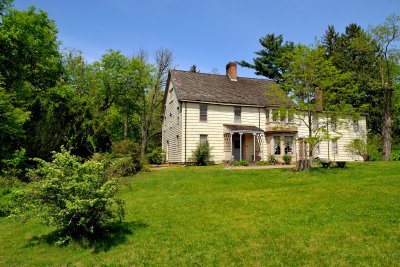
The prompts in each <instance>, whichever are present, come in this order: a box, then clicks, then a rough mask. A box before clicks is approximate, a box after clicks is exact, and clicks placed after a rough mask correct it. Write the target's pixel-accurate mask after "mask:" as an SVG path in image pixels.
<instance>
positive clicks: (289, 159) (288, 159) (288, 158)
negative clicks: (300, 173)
mask: <svg viewBox="0 0 400 267" xmlns="http://www.w3.org/2000/svg"><path fill="white" fill-rule="evenodd" d="M282 159H283V161H284V162H285V164H290V163H291V162H292V155H289V154H285V155H283V157H282Z"/></svg>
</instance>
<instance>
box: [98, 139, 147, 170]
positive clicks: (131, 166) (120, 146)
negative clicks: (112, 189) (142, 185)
mask: <svg viewBox="0 0 400 267" xmlns="http://www.w3.org/2000/svg"><path fill="white" fill-rule="evenodd" d="M93 159H94V160H97V161H101V162H102V163H103V164H104V166H105V171H106V174H107V175H109V176H111V177H118V176H129V175H133V174H136V173H138V172H139V171H142V170H144V168H145V164H144V162H143V160H142V158H141V156H140V145H139V144H136V143H134V142H132V141H128V140H124V141H119V142H113V143H112V146H111V153H101V154H100V153H96V154H94V155H93Z"/></svg>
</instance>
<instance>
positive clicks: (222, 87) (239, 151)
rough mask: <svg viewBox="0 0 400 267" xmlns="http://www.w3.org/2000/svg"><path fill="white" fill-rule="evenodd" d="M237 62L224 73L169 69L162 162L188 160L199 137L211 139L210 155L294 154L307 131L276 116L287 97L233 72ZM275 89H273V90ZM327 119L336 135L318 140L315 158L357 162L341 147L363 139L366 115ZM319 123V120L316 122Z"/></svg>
mask: <svg viewBox="0 0 400 267" xmlns="http://www.w3.org/2000/svg"><path fill="white" fill-rule="evenodd" d="M236 73H237V66H236V63H233V62H230V63H228V65H227V66H226V75H216V74H205V73H195V72H190V71H179V70H172V71H170V73H169V77H168V81H167V85H166V88H165V94H164V103H163V112H162V117H163V124H162V147H163V150H164V151H165V153H166V159H167V162H170V163H187V162H190V161H191V158H192V151H193V150H195V149H196V147H197V145H198V144H199V143H200V142H203V141H205V140H207V141H208V142H209V144H210V147H211V148H212V149H211V154H212V157H213V160H214V161H215V162H217V163H220V162H223V161H229V160H241V159H244V160H248V161H259V160H268V158H269V156H270V155H275V157H276V158H277V159H280V158H282V156H283V155H284V154H285V153H287V154H292V161H296V160H297V159H298V153H297V151H298V150H299V149H298V144H299V141H298V140H300V139H301V138H306V137H307V136H308V127H307V126H306V125H305V124H304V123H303V122H302V121H301V120H298V119H296V118H288V117H287V116H280V117H278V118H277V117H276V112H274V110H275V111H276V110H277V109H278V108H279V107H281V106H287V105H290V104H291V103H292V102H291V100H290V99H289V98H287V99H282V98H278V97H273V96H271V95H272V94H270V96H268V94H266V92H268V90H270V89H271V86H272V85H273V84H274V82H273V81H270V80H266V79H254V78H244V77H237V74H236ZM275 90H276V89H275ZM342 122H344V123H340V124H337V125H333V124H329V126H328V124H327V128H329V129H328V131H330V132H331V136H336V137H337V139H335V140H330V141H321V142H320V143H319V144H318V145H317V146H316V147H315V148H314V150H313V154H314V156H315V157H319V158H324V159H329V160H332V161H339V160H340V161H358V160H359V161H361V160H362V157H360V156H357V155H354V154H351V153H349V152H347V151H346V145H347V144H348V143H349V142H350V141H351V140H353V139H356V138H362V139H365V138H366V117H365V116H364V115H362V116H360V117H359V119H358V120H352V119H342ZM316 123H318V122H316Z"/></svg>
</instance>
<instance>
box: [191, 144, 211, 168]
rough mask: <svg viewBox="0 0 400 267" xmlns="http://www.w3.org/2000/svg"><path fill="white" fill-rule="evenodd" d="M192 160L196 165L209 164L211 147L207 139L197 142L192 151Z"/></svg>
mask: <svg viewBox="0 0 400 267" xmlns="http://www.w3.org/2000/svg"><path fill="white" fill-rule="evenodd" d="M192 161H194V162H195V164H196V165H198V166H205V165H209V164H210V161H211V148H210V145H209V144H208V141H205V142H203V143H199V144H198V145H197V148H196V149H195V150H194V151H193V152H192Z"/></svg>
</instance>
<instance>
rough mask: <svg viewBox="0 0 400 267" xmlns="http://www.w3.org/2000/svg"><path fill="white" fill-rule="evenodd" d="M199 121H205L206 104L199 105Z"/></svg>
mask: <svg viewBox="0 0 400 267" xmlns="http://www.w3.org/2000/svg"><path fill="white" fill-rule="evenodd" d="M200 121H207V104H200Z"/></svg>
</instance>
